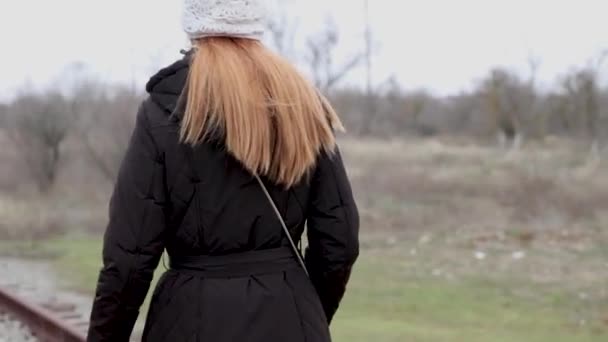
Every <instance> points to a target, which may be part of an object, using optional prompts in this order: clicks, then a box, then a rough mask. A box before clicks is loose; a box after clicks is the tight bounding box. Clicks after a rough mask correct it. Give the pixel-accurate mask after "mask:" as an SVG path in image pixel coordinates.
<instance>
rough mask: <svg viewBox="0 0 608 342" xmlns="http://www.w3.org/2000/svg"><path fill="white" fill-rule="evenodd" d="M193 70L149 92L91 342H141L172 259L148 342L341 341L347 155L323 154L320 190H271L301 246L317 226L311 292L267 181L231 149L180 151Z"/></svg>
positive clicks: (354, 247)
mask: <svg viewBox="0 0 608 342" xmlns="http://www.w3.org/2000/svg"><path fill="white" fill-rule="evenodd" d="M188 68H189V63H188V57H186V58H184V59H183V60H180V61H178V62H176V63H174V64H173V65H171V66H169V67H167V68H165V69H163V70H161V71H160V72H159V73H158V74H157V75H156V76H154V77H153V78H152V79H151V80H150V82H149V83H148V85H147V90H148V92H149V93H150V96H149V98H148V99H147V100H145V101H144V103H143V104H142V106H141V108H140V110H139V114H138V116H137V124H136V127H135V130H134V132H133V136H132V139H131V142H130V145H129V147H128V151H127V154H126V157H125V159H124V161H123V164H122V166H121V170H120V174H119V178H118V181H117V184H116V187H115V190H114V193H113V195H112V199H111V202H110V221H109V224H108V227H107V231H106V234H105V237H104V248H103V268H102V270H101V272H100V275H99V281H98V285H97V290H96V296H95V300H94V304H93V310H92V314H91V323H90V324H91V325H90V329H89V334H88V341H91V342H93V341H108V342H121V341H128V340H129V337H130V335H131V332H132V329H133V326H134V323H135V321H136V319H137V317H138V314H139V309H140V306H141V304H142V302H143V300H144V298H145V296H146V293H147V292H148V288H149V286H150V282H151V280H152V275H153V272H154V270H155V269H156V267H157V266H158V264H159V260H160V258H161V254H162V253H163V251H164V250H165V249H166V250H167V252H168V254H169V257H170V260H171V269H170V270H169V271H167V272H165V273H164V274H163V275H162V278H161V279H160V281H159V283H158V285H157V287H156V289H155V291H154V294H153V297H152V301H151V306H150V309H149V312H148V316H147V320H146V325H145V329H144V335H143V340H144V341H167V342H179V341H185V342H188V341H204V342H235V341H239V342H240V341H248V342H285V341H289V342H304V341H307V342H327V341H330V335H329V328H328V326H329V322H330V321H331V319H332V317H333V315H334V313H335V312H336V310H337V308H338V305H339V303H340V301H341V299H342V297H343V295H344V292H345V288H346V284H347V281H348V278H349V275H350V273H351V268H352V266H353V264H354V262H355V260H356V258H357V255H358V251H359V244H358V226H359V217H358V213H357V208H356V206H355V202H354V200H353V196H352V193H351V188H350V185H349V181H348V179H347V175H346V172H345V170H344V166H343V164H342V160H341V157H340V154H339V152H338V153H337V154H335V155H333V156H330V155H326V154H322V155H319V156H318V164H317V167H316V170H314V172H313V173H312V175H311V177H310V179H308V180H306V181H302V183H301V184H299V185H297V186H294V187H293V188H291V189H289V190H284V189H283V188H281V187H278V186H275V185H273V184H272V183H271V182H268V181H267V180H265V183H266V184H267V187H268V188H269V191H270V192H271V195H272V197H273V198H274V200H275V202H276V203H277V206H278V207H279V209H280V211H281V213H282V215H283V217H284V218H285V221H286V223H287V225H288V227H290V231H291V233H292V235H293V237H294V238H295V239H296V241H298V240H299V239H300V238H301V236H302V234H303V232H304V228H305V225H306V226H307V238H308V245H309V247H308V248H307V250H306V253H305V260H306V265H307V267H308V269H309V271H310V273H311V274H310V276H311V280H312V281H310V280H309V279H308V278H307V277H306V275H305V273H304V271H303V270H302V268H301V267H299V266H298V264H297V263H296V262H295V259H294V257H293V255H294V254H293V253H292V252H291V251H290V250H286V249H285V248H286V246H289V244H288V242H287V239H285V237H284V233H283V231H282V228H281V225H280V222H279V221H278V219H277V218H276V216H275V214H274V212H273V210H272V207H271V206H270V204H269V203H268V202H267V199H266V198H265V197H264V194H263V192H262V191H261V188H260V187H259V185H258V184H257V182H256V180H255V178H254V177H252V175H251V174H249V173H248V172H247V171H245V170H244V169H243V167H242V166H241V164H240V163H239V162H238V161H237V160H235V159H234V158H233V157H232V156H231V155H230V154H228V153H227V152H226V151H225V149H223V148H222V144H221V143H220V142H219V140H218V143H207V144H203V145H200V146H197V147H195V148H192V147H188V146H185V145H183V144H180V143H179V139H178V136H179V122H180V118H181V116H182V113H183V109H182V107H183V106H182V105H180V104H181V103H183V101H178V100H179V98H180V94H181V93H182V90H183V88H184V86H185V83H186V78H187V74H188ZM178 102H179V103H178ZM281 247H283V248H282V249H281ZM192 260H195V261H194V263H195V264H196V263H200V262H203V263H204V264H205V265H204V266H205V267H204V268H197V267H190V266H191V265H189V263H192ZM201 260H202V261H201ZM205 270H206V271H205Z"/></svg>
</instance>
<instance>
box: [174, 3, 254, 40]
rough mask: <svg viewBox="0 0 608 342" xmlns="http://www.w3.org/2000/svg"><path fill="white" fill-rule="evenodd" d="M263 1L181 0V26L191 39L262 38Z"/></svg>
mask: <svg viewBox="0 0 608 342" xmlns="http://www.w3.org/2000/svg"><path fill="white" fill-rule="evenodd" d="M262 1H263V0H184V11H183V16H182V25H183V28H184V31H185V32H186V34H187V35H188V37H189V38H190V39H191V40H194V39H198V38H204V37H217V36H223V37H239V38H249V39H256V40H260V39H262V36H263V35H264V24H265V22H264V21H265V19H266V9H265V7H264V5H263V4H262Z"/></svg>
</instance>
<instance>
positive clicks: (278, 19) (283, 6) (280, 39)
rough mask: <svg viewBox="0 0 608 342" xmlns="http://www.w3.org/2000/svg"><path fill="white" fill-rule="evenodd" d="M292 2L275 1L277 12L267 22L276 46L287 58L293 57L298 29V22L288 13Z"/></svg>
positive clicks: (267, 27) (286, 0)
mask: <svg viewBox="0 0 608 342" xmlns="http://www.w3.org/2000/svg"><path fill="white" fill-rule="evenodd" d="M292 2H293V1H288V0H277V1H275V6H274V7H275V8H276V10H275V13H274V15H272V16H271V17H270V19H269V20H268V21H267V22H266V29H267V31H268V33H269V35H270V38H271V39H272V43H273V44H274V47H275V48H276V50H277V52H278V53H279V54H281V55H283V56H284V57H287V58H293V50H294V48H293V44H294V41H295V37H296V33H297V29H298V23H297V22H296V21H295V20H292V18H290V17H289V15H288V12H289V9H288V7H289V6H290V4H291V3H292Z"/></svg>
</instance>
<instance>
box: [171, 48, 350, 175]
mask: <svg viewBox="0 0 608 342" xmlns="http://www.w3.org/2000/svg"><path fill="white" fill-rule="evenodd" d="M194 45H195V52H194V55H193V56H192V62H191V66H190V74H189V77H188V90H187V103H186V110H185V114H184V119H183V121H182V127H181V139H182V141H183V142H185V143H189V144H192V145H196V144H200V143H202V142H205V141H207V140H209V139H211V138H212V137H213V136H215V134H214V133H217V132H219V133H221V135H222V137H223V138H224V142H225V145H226V148H227V150H228V152H230V153H231V154H232V155H233V156H234V157H235V158H236V159H238V160H239V161H240V162H241V163H242V164H243V166H244V167H245V168H246V169H247V170H249V171H250V172H251V173H253V174H256V175H262V176H266V177H268V178H269V179H270V180H272V181H274V182H275V183H277V184H281V185H284V186H285V187H291V186H293V185H295V184H297V183H298V182H300V181H301V180H302V179H303V178H304V177H305V176H306V175H307V174H308V173H309V172H310V170H311V169H312V168H314V166H315V164H316V160H317V156H318V155H319V153H321V152H322V151H325V152H327V153H332V152H333V151H334V150H335V145H336V141H335V137H334V134H333V129H339V130H343V129H344V128H343V126H342V123H341V122H340V119H339V118H338V115H337V114H336V112H335V111H334V109H333V108H332V106H331V105H330V104H329V102H328V101H327V99H326V98H325V97H323V96H322V95H321V94H320V93H319V92H318V91H317V89H316V88H315V87H314V86H313V85H312V84H311V83H310V82H309V81H307V80H306V79H305V78H304V77H303V76H302V75H301V74H300V73H299V72H298V71H297V70H296V68H295V67H294V66H292V65H291V64H290V63H289V62H288V61H287V60H285V59H284V58H282V57H280V56H278V55H277V54H275V53H273V52H271V51H270V50H269V49H267V48H266V47H264V46H263V45H262V43H260V42H258V41H255V40H251V39H244V38H227V37H208V38H203V39H199V40H196V41H195V42H194Z"/></svg>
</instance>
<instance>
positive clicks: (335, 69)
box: [0, 15, 608, 192]
mask: <svg viewBox="0 0 608 342" xmlns="http://www.w3.org/2000/svg"><path fill="white" fill-rule="evenodd" d="M296 28H297V27H295V26H293V25H291V24H290V21H289V20H288V19H287V17H286V16H281V15H277V16H275V17H274V20H273V21H272V22H271V23H269V26H268V29H269V32H270V36H271V41H272V44H273V45H274V48H275V49H276V50H277V51H278V52H279V53H282V54H284V55H285V56H287V57H288V58H292V59H296V58H294V55H296V54H294V53H293V47H292V44H293V40H294V35H295V32H296ZM363 38H364V40H365V41H366V43H365V48H362V49H361V51H353V52H352V54H351V55H350V57H348V58H346V59H345V60H343V61H340V62H338V61H336V59H335V55H336V51H337V50H338V49H340V48H341V47H340V42H341V41H340V32H339V29H338V27H337V25H335V24H334V23H333V21H332V20H331V19H328V20H327V22H326V25H325V26H324V28H323V29H322V30H321V31H319V32H316V33H314V34H311V35H310V36H308V37H307V38H306V40H305V41H306V44H305V45H304V47H305V51H304V53H303V54H297V55H301V56H303V57H301V58H299V60H297V59H296V60H295V62H296V63H299V64H300V65H302V64H304V65H305V66H306V69H308V70H309V71H310V72H309V76H310V77H311V79H312V80H313V82H314V83H315V85H316V86H317V87H318V88H319V89H321V91H322V92H324V93H325V94H327V96H328V97H329V98H330V99H331V101H332V102H333V104H334V105H335V107H336V108H337V110H338V111H339V112H340V113H341V116H342V117H343V119H344V121H345V124H346V126H347V128H348V130H349V132H350V134H353V135H358V136H368V137H375V138H387V137H388V138H395V137H397V138H398V137H404V136H427V137H428V136H435V135H462V136H468V137H474V138H477V139H480V141H483V142H484V143H488V141H490V140H488V138H490V139H492V141H499V142H500V144H501V145H503V146H505V147H511V148H518V147H519V146H521V145H522V144H523V143H525V142H526V141H529V140H543V139H545V138H546V137H548V136H563V137H568V138H572V139H578V140H581V141H584V142H586V143H588V144H589V148H590V152H591V153H595V154H599V153H600V152H601V151H602V150H605V145H606V141H607V140H608V89H607V88H606V87H605V86H603V85H602V83H601V82H600V76H601V73H602V66H603V62H604V60H605V59H606V53H604V54H600V55H599V56H597V57H596V58H595V59H593V61H592V62H589V63H587V64H585V65H583V66H581V67H579V68H577V69H573V70H570V71H568V72H566V73H564V74H563V75H562V76H560V77H559V78H558V79H557V80H556V81H555V82H554V85H553V87H551V88H550V89H540V87H539V86H538V84H537V72H538V69H539V67H540V63H539V62H538V61H536V60H530V62H529V63H528V64H529V66H530V68H529V72H528V73H527V75H520V74H518V73H516V72H513V71H511V70H509V69H507V68H496V69H494V70H490V71H489V72H488V73H487V75H486V76H485V78H484V79H482V80H481V81H479V82H477V84H476V86H475V88H474V89H473V90H471V91H468V92H463V93H460V94H456V95H452V96H445V97H439V96H434V95H433V94H431V93H429V92H427V91H425V90H424V89H421V90H417V91H404V90H403V88H402V85H401V84H400V83H399V82H397V81H396V80H395V78H389V79H387V80H385V81H384V82H381V83H380V86H377V87H374V86H373V85H372V82H371V80H370V79H368V81H367V82H366V84H367V86H366V87H363V88H359V87H349V86H344V85H342V81H343V79H344V78H345V77H347V75H349V73H351V72H352V71H353V70H355V69H356V68H358V67H361V66H363V67H365V68H366V69H367V70H368V71H371V69H372V64H371V61H372V58H371V54H372V53H373V42H372V41H373V37H372V35H371V30H370V29H369V28H368V29H367V30H365V37H363ZM368 77H369V78H371V72H369V73H368ZM144 97H145V94H144V93H143V92H142V90H139V89H135V88H133V87H126V86H124V85H115V84H103V83H101V82H97V81H95V80H94V79H86V77H85V78H83V79H81V80H79V81H77V84H76V86H75V87H73V90H72V91H69V92H65V91H60V90H56V89H49V90H48V91H46V92H34V91H28V90H26V91H23V92H21V93H20V94H18V95H17V96H16V97H15V98H14V99H13V100H12V101H11V102H10V103H5V104H0V133H2V134H3V135H4V136H5V137H7V138H8V141H10V143H11V144H12V145H13V146H14V148H16V149H17V150H18V151H19V153H18V155H19V156H20V157H21V158H22V159H23V162H24V163H25V165H27V169H28V170H27V171H28V173H29V175H30V176H31V178H32V180H34V181H35V183H36V184H37V186H38V188H39V189H40V191H41V192H45V191H48V190H49V189H50V188H51V187H52V185H53V183H54V182H55V180H56V178H57V172H58V169H59V166H60V165H61V162H62V159H63V158H64V152H65V150H66V144H67V142H68V141H72V142H74V144H75V145H78V146H79V148H80V150H82V151H84V156H85V158H86V159H87V161H88V163H90V165H92V166H94V169H95V170H97V171H98V172H99V173H100V174H101V175H102V176H104V177H105V178H106V179H107V180H108V181H110V182H113V181H114V180H115V178H116V176H117V172H118V167H119V164H120V161H121V159H122V156H123V154H124V150H125V147H126V146H127V144H128V139H129V136H130V133H131V130H132V128H133V124H134V117H135V114H136V112H137V107H138V106H139V104H140V102H141V100H142V99H143V98H144Z"/></svg>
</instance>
